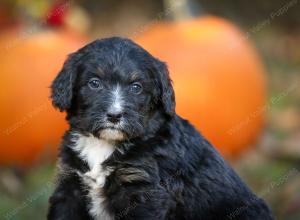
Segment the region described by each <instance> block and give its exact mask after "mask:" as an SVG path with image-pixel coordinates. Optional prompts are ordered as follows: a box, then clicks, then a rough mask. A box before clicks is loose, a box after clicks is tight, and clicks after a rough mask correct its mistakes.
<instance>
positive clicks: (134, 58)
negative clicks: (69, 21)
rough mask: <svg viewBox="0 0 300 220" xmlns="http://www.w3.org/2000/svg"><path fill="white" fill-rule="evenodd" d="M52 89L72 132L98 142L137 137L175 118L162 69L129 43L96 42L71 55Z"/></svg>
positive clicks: (53, 99) (169, 92) (116, 39)
mask: <svg viewBox="0 0 300 220" xmlns="http://www.w3.org/2000/svg"><path fill="white" fill-rule="evenodd" d="M51 88H52V95H51V98H52V101H53V105H54V106H55V107H57V108H58V109H59V110H60V111H66V112H67V115H68V116H67V118H68V120H69V122H70V125H71V127H72V128H73V129H76V130H79V131H81V132H85V133H92V134H93V135H95V136H97V137H100V138H103V139H108V140H118V141H120V140H123V139H131V138H136V137H139V136H142V135H144V134H145V133H147V132H149V131H153V130H155V129H154V127H159V123H163V122H164V121H165V120H167V119H169V118H171V117H173V116H174V114H175V110H174V108H175V101H174V91H173V88H172V85H171V81H170V79H169V74H168V70H167V67H166V65H165V64H164V63H162V62H161V61H159V60H158V59H156V58H154V57H153V56H151V55H150V54H149V53H148V52H147V51H145V50H144V49H143V48H141V47H140V46H138V45H137V44H135V43H133V42H132V41H130V40H128V39H122V38H108V39H103V40H97V41H94V42H92V43H90V44H88V45H87V46H85V47H83V48H82V49H80V50H79V51H77V52H76V53H73V54H71V55H70V56H69V58H68V59H67V61H66V62H65V64H64V66H63V68H62V70H61V71H60V73H59V74H58V76H57V77H56V79H55V80H54V82H53V84H52V87H51Z"/></svg>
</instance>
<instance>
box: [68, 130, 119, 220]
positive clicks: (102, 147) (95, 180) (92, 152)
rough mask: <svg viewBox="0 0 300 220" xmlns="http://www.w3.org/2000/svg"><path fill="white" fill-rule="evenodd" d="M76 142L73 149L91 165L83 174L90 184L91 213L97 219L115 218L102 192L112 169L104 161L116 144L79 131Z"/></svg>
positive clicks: (75, 138) (75, 136) (75, 137)
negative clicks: (105, 204) (103, 164)
mask: <svg viewBox="0 0 300 220" xmlns="http://www.w3.org/2000/svg"><path fill="white" fill-rule="evenodd" d="M74 143H75V144H74V146H73V149H74V150H75V151H76V152H78V153H79V157H80V158H81V159H82V160H84V161H85V162H87V164H88V165H89V167H90V171H89V172H87V173H84V174H83V175H81V176H82V178H83V180H84V182H85V183H86V184H87V186H88V189H89V197H90V198H91V204H90V208H89V213H90V214H91V215H92V216H93V217H94V219H96V220H100V219H101V220H112V219H114V218H113V216H111V215H110V214H109V213H108V212H107V211H106V209H105V207H104V205H103V201H104V200H105V198H104V197H103V194H102V187H103V186H104V184H105V180H106V177H107V176H109V174H110V173H111V171H110V170H106V169H104V168H103V167H102V163H103V162H104V161H105V160H106V159H107V158H108V157H109V156H110V155H111V154H112V153H113V152H114V150H115V146H114V145H113V144H112V143H110V142H108V141H106V140H103V139H99V138H96V137H94V136H92V135H90V136H84V135H81V134H78V133H75V134H74Z"/></svg>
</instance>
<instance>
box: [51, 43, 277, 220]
mask: <svg viewBox="0 0 300 220" xmlns="http://www.w3.org/2000/svg"><path fill="white" fill-rule="evenodd" d="M95 77H96V78H97V79H100V80H101V84H102V85H101V89H99V90H96V91H95V90H93V89H90V88H89V87H88V82H89V80H90V79H91V78H95ZM133 81H138V82H140V83H141V85H142V86H143V91H142V93H140V94H138V95H137V94H132V93H131V90H130V88H131V87H130V86H131V84H132V82H133ZM117 85H119V90H120V91H121V93H122V99H123V100H122V120H123V122H122V124H121V125H120V126H115V125H114V124H109V126H108V125H107V118H106V114H107V112H108V111H109V109H110V107H111V105H112V102H113V98H112V96H111V91H112V90H113V89H114V88H115V87H116V86H117ZM52 100H53V104H54V106H56V107H57V108H58V109H59V110H60V111H66V112H67V120H68V122H69V124H70V130H69V131H67V132H66V134H65V136H64V138H63V142H62V145H61V149H60V157H59V162H58V163H59V169H58V179H57V187H56V189H55V192H54V193H53V195H52V196H51V198H50V208H49V213H48V219H49V220H54V219H56V220H57V219H60V220H64V219H65V220H71V219H72V220H76V219H93V217H92V216H91V215H90V213H89V209H90V206H91V198H90V197H89V196H88V195H89V190H90V188H89V187H87V185H86V179H85V178H86V177H84V176H82V174H85V173H87V172H89V171H90V169H91V167H90V166H89V164H88V162H87V161H85V160H84V159H82V157H80V156H79V153H78V152H77V151H76V150H74V145H75V144H76V143H75V142H76V141H74V133H76V134H80V135H82V136H84V137H88V136H89V135H92V136H93V137H94V138H96V140H97V139H99V140H100V139H101V132H102V131H103V130H105V129H115V130H118V131H119V132H121V133H122V135H124V137H123V136H122V137H123V138H120V139H117V140H107V141H108V142H113V143H114V144H115V146H116V149H115V150H114V151H113V153H112V154H111V155H110V156H109V157H108V158H107V159H106V160H105V161H104V162H103V163H102V164H99V165H101V167H102V169H103V170H109V171H110V172H109V175H108V176H107V177H106V179H105V184H104V186H103V187H101V192H100V191H99V193H101V196H102V197H103V198H105V200H104V201H103V203H102V206H103V207H104V209H105V210H106V212H107V213H109V216H110V219H116V220H117V219H128V220H129V219H140V220H147V219H149V220H150V219H153V220H154V219H155V220H156V219H165V220H166V219H169V220H171V219H182V220H184V219H186V220H194V219H195V220H201V219H202V220H204V219H205V220H220V219H242V220H247V219H248V220H253V219H256V220H260V219H261V220H268V219H273V217H272V215H271V213H270V211H269V208H268V207H267V205H266V204H265V203H264V201H263V200H262V199H260V198H258V197H256V196H255V195H254V194H253V193H252V192H251V190H250V189H249V188H248V187H247V186H246V185H245V184H244V183H243V181H242V180H241V179H240V178H239V177H238V175H237V174H236V173H235V172H234V171H233V170H232V168H231V167H230V166H229V165H228V164H227V163H226V162H225V161H224V160H223V159H222V158H221V156H220V155H219V153H218V152H217V151H216V150H215V149H214V147H212V145H211V144H210V143H209V142H208V141H207V140H206V139H205V138H203V137H202V136H201V134H199V132H198V131H196V130H195V128H194V127H193V126H192V125H191V124H190V123H189V122H188V121H186V120H184V119H182V118H180V117H179V116H178V115H176V113H175V99H174V91H173V88H172V84H171V81H170V79H169V74H168V70H167V67H166V65H165V64H164V63H162V62H161V61H159V60H158V59H156V58H154V57H152V56H151V55H150V54H149V53H148V52H146V51H145V50H144V49H142V48H141V47H139V46H138V45H136V44H135V43H133V42H132V41H130V40H128V39H122V38H108V39H103V40H97V41H95V42H92V43H91V44H89V45H87V46H85V47H84V48H82V49H80V50H79V51H78V52H76V53H74V54H72V55H70V57H69V58H68V60H67V61H66V62H65V64H64V67H63V69H62V70H61V72H60V73H59V75H58V76H57V78H56V79H55V80H54V82H53V84H52ZM118 134H119V133H118ZM110 138H111V137H110ZM110 138H108V139H110ZM112 139H113V138H112ZM91 181H93V180H91ZM99 208H100V207H99ZM99 219H101V218H99Z"/></svg>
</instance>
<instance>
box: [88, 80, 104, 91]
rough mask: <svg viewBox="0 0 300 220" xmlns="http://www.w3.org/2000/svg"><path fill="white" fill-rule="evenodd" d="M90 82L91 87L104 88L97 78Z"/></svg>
mask: <svg viewBox="0 0 300 220" xmlns="http://www.w3.org/2000/svg"><path fill="white" fill-rule="evenodd" d="M88 84H89V87H90V88H91V89H101V88H102V86H101V83H100V80H99V79H96V78H93V79H91V80H90V81H89V83H88Z"/></svg>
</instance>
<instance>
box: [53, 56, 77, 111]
mask: <svg viewBox="0 0 300 220" xmlns="http://www.w3.org/2000/svg"><path fill="white" fill-rule="evenodd" d="M78 61H79V55H78V54H77V53H73V54H70V55H69V57H68V59H67V60H66V61H65V63H64V65H63V68H62V70H61V71H60V72H59V73H58V75H57V77H56V78H55V79H54V81H53V83H52V85H51V90H52V91H51V99H52V103H53V105H54V107H56V108H58V109H59V110H60V111H65V110H67V109H68V108H70V107H71V102H72V98H73V87H74V84H75V80H76V75H77V73H76V72H77V66H78Z"/></svg>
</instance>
